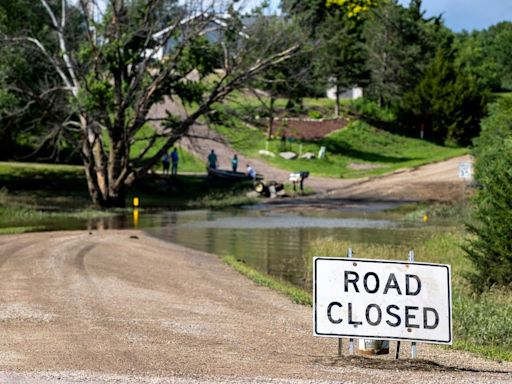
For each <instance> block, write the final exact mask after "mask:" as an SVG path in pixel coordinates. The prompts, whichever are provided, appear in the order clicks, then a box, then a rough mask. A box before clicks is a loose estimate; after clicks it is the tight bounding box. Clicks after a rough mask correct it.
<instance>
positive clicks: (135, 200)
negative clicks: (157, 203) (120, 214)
mask: <svg viewBox="0 0 512 384" xmlns="http://www.w3.org/2000/svg"><path fill="white" fill-rule="evenodd" d="M139 203H140V201H139V198H138V197H137V196H135V197H134V198H133V206H134V207H138V206H139Z"/></svg>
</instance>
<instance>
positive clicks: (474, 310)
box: [224, 233, 512, 361]
mask: <svg viewBox="0 0 512 384" xmlns="http://www.w3.org/2000/svg"><path fill="white" fill-rule="evenodd" d="M463 236H464V235H462V234H461V233H449V234H444V235H436V236H434V237H432V238H431V239H430V240H427V241H426V242H424V243H423V244H422V245H420V246H418V247H416V248H415V260H416V261H419V262H433V263H441V264H450V265H451V266H452V286H453V295H452V296H453V297H452V305H453V307H452V308H453V333H454V344H453V348H455V349H460V350H466V351H470V352H474V353H478V354H480V355H482V356H485V357H488V358H492V359H496V360H507V361H512V294H511V293H510V291H507V290H499V289H493V290H490V291H488V292H486V293H484V294H482V295H477V294H475V293H474V292H473V291H472V289H471V287H470V285H469V283H468V281H467V279H466V277H465V276H467V274H468V273H471V271H472V267H471V264H470V263H469V261H468V260H467V259H466V258H465V257H464V253H463V251H462V249H461V247H460V245H461V244H462V243H463V242H464V237H463ZM349 246H350V247H352V249H353V251H354V257H361V258H369V259H384V260H404V259H405V258H406V256H407V254H408V251H409V249H408V248H407V246H391V245H383V244H363V243H361V244H353V243H351V244H349V243H347V242H340V241H335V240H333V239H322V240H321V241H317V242H316V243H314V244H312V246H311V250H310V252H309V256H308V260H307V263H308V266H309V268H310V269H309V272H308V273H307V276H306V281H308V283H307V285H308V286H310V284H311V266H312V257H313V255H322V256H338V257H339V256H340V255H341V256H343V255H346V252H347V249H348V247H349ZM224 260H225V262H227V263H228V264H229V265H231V266H233V267H234V268H235V269H236V270H238V271H239V272H241V273H242V274H244V275H246V276H248V277H249V278H251V279H252V280H254V281H255V282H256V283H258V284H260V285H264V286H267V287H270V288H272V289H275V290H277V291H280V292H281V293H284V294H285V295H288V296H289V297H290V298H291V300H292V301H293V302H295V303H300V304H304V305H311V304H312V297H311V294H310V290H308V291H306V290H302V289H299V288H297V287H294V286H292V285H291V284H289V283H287V282H282V281H280V280H277V279H275V278H273V277H271V276H268V275H265V274H263V273H260V272H257V271H254V270H253V269H251V268H250V267H248V266H246V265H245V264H244V263H242V262H239V261H237V260H236V259H234V258H233V257H227V258H224Z"/></svg>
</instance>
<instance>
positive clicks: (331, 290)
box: [313, 257, 452, 344]
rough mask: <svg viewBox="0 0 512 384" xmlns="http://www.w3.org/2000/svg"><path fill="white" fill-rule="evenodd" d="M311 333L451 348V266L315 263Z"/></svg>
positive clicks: (355, 261)
mask: <svg viewBox="0 0 512 384" xmlns="http://www.w3.org/2000/svg"><path fill="white" fill-rule="evenodd" d="M313 276H314V282H313V300H314V305H313V311H314V312H313V316H314V325H313V326H314V334H315V335H316V336H326V337H353V338H365V339H388V340H407V341H417V342H424V343H439V344H451V343H452V309H451V270H450V266H449V265H444V264H428V263H415V262H399V261H383V260H366V259H349V258H327V257H315V258H314V259H313Z"/></svg>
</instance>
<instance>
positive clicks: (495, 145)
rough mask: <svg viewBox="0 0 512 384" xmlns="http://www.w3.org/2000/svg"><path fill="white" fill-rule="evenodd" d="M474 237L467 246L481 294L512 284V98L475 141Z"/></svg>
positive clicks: (501, 104)
mask: <svg viewBox="0 0 512 384" xmlns="http://www.w3.org/2000/svg"><path fill="white" fill-rule="evenodd" d="M474 154H475V155H476V161H475V179H476V181H477V182H478V183H479V185H480V188H479V190H478V192H477V193H476V194H475V197H474V199H473V202H474V204H475V211H474V214H473V218H474V223H472V224H469V225H468V229H469V230H470V231H471V232H472V233H473V234H474V235H475V236H474V238H473V239H472V240H471V241H470V242H469V243H468V244H467V245H466V246H465V251H466V253H467V255H468V257H469V259H470V260H471V261H472V262H473V264H474V266H475V269H476V272H475V273H474V274H473V275H472V281H473V284H474V286H475V287H476V288H477V289H478V290H483V289H485V288H488V287H491V286H493V285H498V286H507V285H511V284H512V274H511V273H510V271H512V220H511V219H510V218H511V217H512V97H507V98H503V99H500V100H498V102H497V103H496V104H494V105H493V106H492V107H491V115H490V116H489V117H488V118H486V119H485V120H484V121H483V122H482V133H481V135H480V137H479V138H478V139H477V140H475V149H474Z"/></svg>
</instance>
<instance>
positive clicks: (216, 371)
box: [0, 231, 512, 384]
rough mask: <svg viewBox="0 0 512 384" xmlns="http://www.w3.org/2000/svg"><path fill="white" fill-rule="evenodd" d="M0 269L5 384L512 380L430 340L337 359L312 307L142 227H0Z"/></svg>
mask: <svg viewBox="0 0 512 384" xmlns="http://www.w3.org/2000/svg"><path fill="white" fill-rule="evenodd" d="M0 273H1V275H0V292H1V293H2V294H1V297H0V327H1V338H0V383H28V384H39V383H42V384H47V383H202V382H211V383H386V382H390V383H512V363H499V362H492V361H487V360H484V359H480V358H477V357H474V356H472V355H470V354H468V353H463V352H457V351H453V350H450V349H445V348H440V347H436V346H430V345H425V344H422V345H419V346H418V356H419V357H420V359H417V360H409V359H407V356H408V355H409V350H408V348H407V345H406V344H405V343H404V344H405V345H403V346H402V347H403V349H402V359H400V360H398V361H395V360H393V359H392V355H389V356H385V357H376V358H363V357H351V356H348V355H347V354H346V352H345V356H344V357H338V356H337V354H336V353H337V340H336V339H329V338H316V337H313V336H312V320H311V318H312V313H311V308H307V307H303V306H300V305H296V304H293V303H291V302H290V301H289V300H288V299H287V298H285V297H283V296H281V295H279V294H277V293H275V292H273V291H270V290H269V289H267V288H263V287H258V286H256V285H255V284H254V283H252V282H251V281H249V280H247V279H246V278H245V277H243V276H241V275H239V274H238V273H236V272H234V271H232V270H231V269H230V268H229V267H227V266H225V265H224V264H222V263H221V262H220V261H219V259H218V258H217V257H215V256H213V255H209V254H205V253H201V252H198V251H192V250H189V249H186V248H183V247H180V246H177V245H173V244H169V243H165V242H163V241H160V240H156V239H153V238H150V237H148V236H146V235H144V234H143V233H141V232H137V231H100V232H87V231H84V232H49V233H33V234H23V235H6V236H0ZM392 344H394V343H392ZM346 345H347V343H345V347H346ZM392 349H394V345H392ZM392 352H393V351H392Z"/></svg>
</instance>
